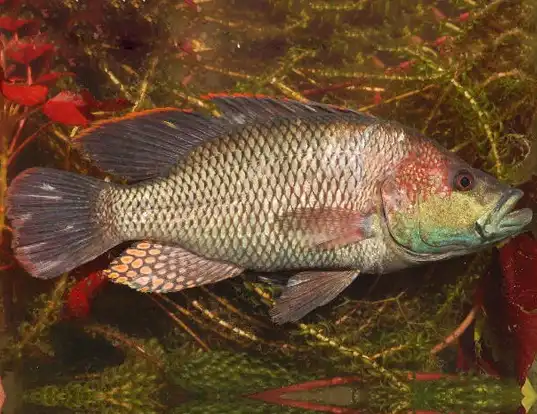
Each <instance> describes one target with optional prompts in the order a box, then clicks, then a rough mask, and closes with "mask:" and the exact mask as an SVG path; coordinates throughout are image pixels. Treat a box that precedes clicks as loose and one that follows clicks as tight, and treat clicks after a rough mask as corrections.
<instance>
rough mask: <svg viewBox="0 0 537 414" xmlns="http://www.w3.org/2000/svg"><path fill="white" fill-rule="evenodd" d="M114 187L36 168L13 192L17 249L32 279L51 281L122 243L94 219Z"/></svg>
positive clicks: (11, 201)
mask: <svg viewBox="0 0 537 414" xmlns="http://www.w3.org/2000/svg"><path fill="white" fill-rule="evenodd" d="M109 185H111V184H109V183H107V182H105V181H102V180H98V179H96V178H92V177H85V176H82V175H78V174H74V173H70V172H66V171H60V170H54V169H50V168H31V169H28V170H26V171H24V172H22V173H21V174H20V175H18V176H17V177H16V178H15V179H14V180H13V182H12V183H11V186H10V188H9V190H8V195H7V217H8V218H9V219H10V220H11V226H12V228H13V249H14V251H15V256H16V258H17V260H18V261H19V262H20V264H21V265H22V267H24V269H25V270H26V271H27V272H29V273H30V274H31V275H32V276H34V277H37V278H40V279H50V278H53V277H56V276H59V275H60V274H61V273H64V272H68V271H70V270H72V269H74V268H76V267H78V266H80V265H82V264H84V263H86V262H89V261H90V260H92V259H94V258H95V257H97V256H99V255H101V254H102V253H104V252H105V251H107V250H109V249H110V248H112V247H114V246H115V245H116V244H118V243H120V242H121V240H116V239H115V238H114V237H112V236H111V235H110V232H108V231H106V228H105V227H104V226H103V225H102V224H101V222H100V221H99V220H98V219H97V216H96V214H95V211H96V210H95V207H96V203H97V201H98V199H99V194H100V192H101V191H102V190H103V189H104V188H105V187H106V186H109Z"/></svg>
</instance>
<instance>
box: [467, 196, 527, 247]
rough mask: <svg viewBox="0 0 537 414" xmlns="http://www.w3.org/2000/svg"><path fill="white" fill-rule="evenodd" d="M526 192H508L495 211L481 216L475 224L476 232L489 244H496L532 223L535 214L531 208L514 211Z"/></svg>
mask: <svg viewBox="0 0 537 414" xmlns="http://www.w3.org/2000/svg"><path fill="white" fill-rule="evenodd" d="M523 195H524V192H523V191H522V190H519V189H517V188H512V189H509V190H508V191H506V192H505V193H504V194H503V195H502V197H501V198H500V200H499V201H498V203H497V204H496V206H495V207H494V209H493V210H492V211H491V212H490V213H488V214H485V215H483V216H481V217H480V218H479V219H478V220H477V221H476V223H475V230H476V232H477V233H478V234H479V236H480V237H481V238H482V239H483V240H485V241H487V242H495V241H498V240H502V239H504V238H507V237H510V236H514V235H516V234H517V233H520V232H521V231H523V230H524V228H525V227H526V226H528V225H529V224H530V223H531V220H532V218H533V212H532V210H531V209H529V208H522V209H519V210H514V208H515V205H516V204H517V203H518V202H519V201H520V199H521V198H522V196H523Z"/></svg>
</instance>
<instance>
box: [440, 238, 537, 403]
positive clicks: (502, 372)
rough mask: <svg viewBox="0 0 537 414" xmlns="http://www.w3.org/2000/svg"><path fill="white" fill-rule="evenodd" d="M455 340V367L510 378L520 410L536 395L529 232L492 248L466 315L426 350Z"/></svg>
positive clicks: (536, 274) (536, 275)
mask: <svg viewBox="0 0 537 414" xmlns="http://www.w3.org/2000/svg"><path fill="white" fill-rule="evenodd" d="M456 342H458V345H459V347H458V357H457V365H458V368H459V369H460V370H461V371H469V370H471V369H474V370H478V371H482V372H485V373H487V374H489V375H493V376H499V377H503V378H509V377H514V378H516V380H517V382H518V384H519V385H520V387H521V406H520V412H526V411H529V409H530V407H531V406H532V405H533V404H534V401H537V393H536V391H535V388H534V386H535V385H537V384H532V383H531V381H530V379H529V377H530V376H531V374H530V372H529V371H530V368H531V367H532V365H534V363H535V360H536V359H537V358H536V357H537V240H536V239H535V238H534V237H532V236H531V235H530V234H529V233H525V234H521V235H519V236H517V237H515V238H513V239H511V240H509V241H508V242H507V243H505V244H504V245H503V246H501V247H500V248H499V249H498V251H497V254H496V255H495V256H494V260H493V263H492V266H491V267H490V269H489V271H488V272H487V273H486V274H485V275H484V276H483V277H482V278H481V280H480V281H479V283H478V286H477V288H476V292H475V295H474V303H473V308H472V310H471V311H470V313H469V314H468V317H467V318H466V319H465V320H464V321H463V322H462V323H461V325H460V326H459V327H458V328H457V329H456V330H455V331H454V332H453V333H452V334H451V335H449V336H448V337H447V338H446V340H445V341H444V342H443V343H442V344H439V345H438V346H436V347H435V348H434V349H433V351H432V352H433V353H437V352H439V351H440V350H441V349H443V348H444V347H445V346H447V345H448V344H452V343H456ZM522 397H524V399H523V398H522Z"/></svg>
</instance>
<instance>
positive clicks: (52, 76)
mask: <svg viewBox="0 0 537 414" xmlns="http://www.w3.org/2000/svg"><path fill="white" fill-rule="evenodd" d="M63 76H75V74H74V73H73V72H50V73H45V74H44V75H41V76H40V77H38V78H37V80H36V83H48V82H55V81H57V80H58V79H59V78H61V77H63Z"/></svg>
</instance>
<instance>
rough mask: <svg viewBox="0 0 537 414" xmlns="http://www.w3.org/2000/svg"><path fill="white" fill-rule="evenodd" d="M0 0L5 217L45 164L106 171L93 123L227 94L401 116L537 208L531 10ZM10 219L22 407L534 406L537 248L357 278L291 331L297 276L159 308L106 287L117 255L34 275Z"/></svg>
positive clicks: (8, 366) (196, 293) (530, 242)
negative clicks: (17, 256)
mask: <svg viewBox="0 0 537 414" xmlns="http://www.w3.org/2000/svg"><path fill="white" fill-rule="evenodd" d="M0 3H1V4H0V7H2V9H1V10H2V15H1V18H0V29H1V31H2V38H1V51H0V52H1V54H0V56H1V57H2V59H1V63H2V70H3V78H2V87H1V90H0V92H1V97H0V98H1V99H2V101H3V105H2V112H1V114H2V115H1V120H0V125H1V126H2V129H1V131H2V134H1V137H0V138H1V145H2V151H0V152H1V157H2V159H1V162H0V202H1V203H2V207H3V203H4V199H5V191H6V189H7V186H8V184H9V183H10V181H11V179H12V178H13V177H14V176H15V175H16V174H17V173H18V172H20V171H22V170H23V169H24V168H27V167H29V166H34V165H35V164H36V163H39V164H40V165H42V166H53V167H59V168H64V169H69V170H71V171H76V172H79V173H84V174H91V175H93V176H99V177H101V178H104V177H107V175H106V174H105V173H104V172H102V171H99V170H98V169H96V168H95V167H93V166H91V165H90V164H89V163H88V162H87V161H86V160H85V159H84V158H82V157H80V154H79V153H78V152H77V151H75V150H74V149H73V147H72V142H73V137H75V136H76V135H77V134H78V133H79V132H80V131H81V130H83V128H85V127H87V126H90V125H91V124H92V123H93V122H95V121H96V120H99V119H106V118H111V117H114V116H117V115H124V114H128V113H132V112H136V111H140V110H143V109H151V108H155V107H162V106H176V107H179V108H183V109H189V110H191V109H195V110H199V111H202V112H203V111H206V112H207V113H213V112H214V111H215V108H214V107H213V106H211V104H210V102H209V101H208V100H207V99H205V97H206V96H207V95H208V94H210V93H218V92H226V93H245V94H265V95H270V96H276V97H282V98H292V99H296V100H300V101H303V100H306V99H311V100H314V101H317V102H323V103H329V104H335V105H338V106H343V107H348V108H351V109H356V110H360V111H365V112H370V113H372V114H374V115H379V116H382V117H383V118H386V119H393V120H397V121H399V122H401V123H403V124H405V125H409V126H412V127H415V128H417V129H418V130H419V131H421V132H423V133H425V134H426V135H428V136H430V137H432V138H435V139H436V140H438V141H439V142H440V143H441V144H442V145H444V146H445V147H447V148H449V149H450V150H451V151H453V152H454V153H457V154H459V155H460V156H462V157H463V158H464V159H465V160H466V161H468V162H470V163H471V164H472V165H474V166H476V167H479V168H482V169H483V170H485V171H487V172H490V173H491V174H492V175H494V176H496V177H498V178H500V179H501V180H504V181H506V182H508V183H509V184H512V185H517V186H521V187H522V188H523V189H524V191H525V192H526V195H527V197H526V200H525V203H527V205H529V206H531V207H534V206H535V201H536V200H537V197H536V196H535V194H537V190H536V188H537V187H536V184H537V181H536V180H535V178H534V177H533V173H534V172H535V167H536V162H537V159H536V158H535V148H534V135H535V127H536V125H537V124H536V121H535V119H536V118H535V114H536V105H535V103H536V99H537V98H536V97H537V93H536V92H537V87H536V86H537V84H536V75H537V74H536V62H537V60H536V59H537V54H536V52H535V51H536V50H537V49H536V48H535V46H536V44H535V41H536V40H535V38H534V29H535V24H536V22H537V20H536V14H535V9H534V6H533V4H532V2H530V1H523V0H518V1H507V0H503V1H502V0H495V1H480V0H471V1H470V0H446V1H432V0H431V1H411V0H408V1H406V0H375V1H370V0H358V1H354V0H353V1H349V0H337V1H328V0H314V1H311V0H310V1H300V0H263V1H261V0H260V1H256V2H252V1H251V0H250V1H247V0H237V1H227V0H203V1H202V0H198V1H197V2H195V1H190V0H185V1H177V0H173V1H171V0H170V1H167V0H163V1H149V0H146V1H142V0H132V1H128V2H124V1H122V0H117V1H114V0H93V1H76V0H64V1H59V0H32V1H14V0H12V1H10V0H3V1H0ZM65 22H68V24H67V27H66V25H65ZM0 223H1V225H2V247H1V250H0V258H1V260H2V262H1V264H2V267H1V269H2V284H1V289H2V307H1V310H2V316H3V327H2V336H1V338H2V340H1V341H0V342H1V343H2V352H1V358H0V360H1V367H2V379H3V382H4V388H5V389H6V394H7V400H6V407H5V408H6V409H7V410H9V411H7V412H24V413H31V412H42V411H40V410H41V409H42V407H52V408H51V409H52V410H53V411H52V412H58V411H54V410H59V409H66V410H68V411H66V412H84V413H88V412H99V413H101V412H103V413H104V412H113V413H122V412H125V413H127V412H128V413H132V412H140V413H152V412H154V413H161V412H162V413H164V412H165V413H170V412H172V413H173V412H176V413H198V412H199V413H226V412H234V413H235V412H236V413H240V412H244V413H252V412H263V413H269V412H289V413H302V412H319V411H321V412H349V413H350V412H353V413H358V412H368V413H380V412H397V411H399V412H402V411H405V412H407V411H416V412H420V411H421V412H429V413H431V412H454V411H461V410H464V411H465V412H479V413H483V412H503V413H514V412H517V411H521V412H534V411H535V410H537V408H535V407H537V404H536V403H535V402H536V401H537V392H536V388H535V387H537V377H536V376H535V362H534V361H535V360H536V358H535V357H536V354H537V339H536V337H535V335H534V330H535V329H536V327H537V319H536V317H535V316H534V310H535V306H536V304H535V303H534V300H533V299H532V297H531V296H528V293H530V292H533V291H534V289H535V273H536V271H537V263H536V260H537V242H536V241H535V239H534V238H533V237H532V236H531V235H528V234H525V235H522V236H519V237H517V238H515V239H514V240H511V241H508V242H507V243H506V244H504V245H502V246H499V249H500V250H499V251H498V250H496V249H489V250H486V251H483V252H480V253H478V254H475V255H472V256H469V257H466V258H464V259H459V260H453V261H450V262H447V263H442V264H431V265H429V266H426V267H424V268H421V269H416V270H411V271H406V272H402V273H401V274H396V275H386V276H382V277H364V278H358V279H357V280H356V282H355V283H354V284H353V286H352V287H350V288H349V289H348V290H346V291H345V292H344V293H343V294H342V295H341V296H340V297H339V298H338V299H336V300H335V301H334V302H332V303H331V304H330V305H328V306H325V307H322V308H319V309H317V310H316V311H315V312H313V313H312V314H310V315H308V316H307V317H306V318H304V319H303V320H301V321H299V322H297V323H291V324H287V325H285V326H283V327H276V326H275V325H273V324H272V323H271V321H270V319H269V318H268V317H267V314H268V309H269V307H270V304H271V303H272V301H273V298H275V297H276V294H277V293H278V291H279V283H278V281H279V280H280V276H279V275H275V276H274V279H275V280H272V283H270V284H269V283H266V281H264V280H260V279H259V278H258V277H256V275H246V276H245V277H244V278H241V277H239V278H235V279H231V280H227V281H223V282H220V283H218V284H216V285H211V286H208V287H200V288H195V289H190V290H188V291H185V292H179V293H175V294H170V295H161V294H148V295H146V294H144V295H142V294H139V293H137V292H134V291H132V290H130V289H128V288H127V287H123V286H118V285H115V284H107V283H106V282H103V279H102V278H101V277H100V276H99V275H100V273H99V271H100V270H102V269H105V268H106V267H107V265H108V263H109V262H110V261H111V260H112V259H113V258H114V257H115V256H116V255H117V253H119V251H112V252H110V253H109V254H106V255H104V256H102V257H100V258H98V259H96V260H95V261H93V262H91V263H88V264H87V265H84V266H82V267H80V268H77V269H75V270H74V271H72V272H70V273H68V274H64V275H62V276H61V277H60V278H59V279H54V280H52V281H48V282H43V281H36V280H35V279H32V278H31V277H30V276H29V275H27V274H26V273H25V272H24V271H23V270H22V269H21V268H20V267H19V265H18V264H17V263H16V261H15V260H14V258H13V256H12V252H11V250H10V242H11V235H10V227H9V222H7V221H6V220H5V217H4V208H0ZM283 280H285V279H283ZM37 367H39V369H37ZM459 374H462V375H459ZM21 387H22V388H21ZM323 390H328V391H330V392H324V391H323ZM345 410H347V411H345Z"/></svg>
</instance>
